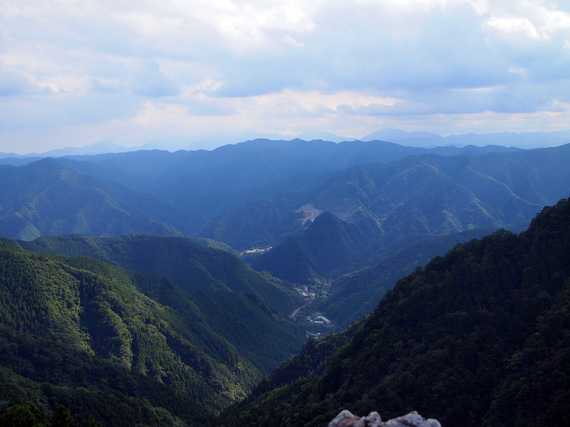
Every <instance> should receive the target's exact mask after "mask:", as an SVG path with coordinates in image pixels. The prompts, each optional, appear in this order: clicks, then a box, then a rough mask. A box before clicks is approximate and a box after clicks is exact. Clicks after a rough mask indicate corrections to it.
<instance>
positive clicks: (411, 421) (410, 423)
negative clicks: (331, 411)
mask: <svg viewBox="0 0 570 427" xmlns="http://www.w3.org/2000/svg"><path fill="white" fill-rule="evenodd" d="M329 427H441V424H440V423H439V422H438V421H437V420H434V419H432V418H430V419H427V420H426V419H425V418H424V417H422V416H421V415H420V414H418V413H417V412H416V411H413V412H410V413H409V414H407V415H404V416H403V417H398V418H393V419H391V420H389V421H387V422H385V423H383V422H382V419H381V418H380V414H378V412H370V414H368V416H366V417H364V418H360V417H359V416H358V415H354V414H353V413H352V412H350V411H349V410H348V409H345V410H343V411H341V412H340V413H339V414H338V415H337V416H336V417H335V418H334V420H332V421H331V422H330V423H329Z"/></svg>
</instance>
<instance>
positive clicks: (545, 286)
mask: <svg viewBox="0 0 570 427" xmlns="http://www.w3.org/2000/svg"><path fill="white" fill-rule="evenodd" d="M569 277H570V200H568V199H565V200H562V201H560V202H559V203H558V204H557V205H556V206H555V207H548V208H544V209H543V210H542V212H541V213H540V214H539V215H538V216H537V217H536V218H535V219H534V220H533V221H532V223H531V225H530V227H529V229H528V230H527V231H525V232H523V233H521V234H520V235H515V234H512V233H510V232H506V231H499V232H496V233H494V234H492V235H490V236H487V237H485V238H483V239H480V240H473V241H470V242H469V243H466V244H464V245H458V246H456V247H455V248H454V249H453V250H452V251H450V252H449V253H448V254H447V255H445V256H444V257H436V258H435V259H434V260H433V261H431V262H430V263H429V264H428V265H427V266H426V267H425V268H418V269H417V270H416V272H415V273H413V274H411V275H409V276H407V277H405V278H404V279H402V280H400V281H399V282H398V284H397V286H396V287H395V288H394V290H393V291H391V292H389V293H388V294H387V295H386V296H385V297H384V299H383V300H382V301H381V302H380V304H379V305H378V307H377V309H376V310H375V311H374V313H373V314H371V315H370V316H369V317H368V318H367V319H366V321H365V322H364V323H363V324H362V325H361V326H359V327H358V330H357V331H356V333H355V334H354V336H353V337H352V339H351V340H350V342H349V343H348V344H347V345H346V346H344V347H342V348H341V349H340V350H339V351H338V352H337V353H336V354H335V355H334V357H333V358H332V360H331V362H330V363H329V364H328V367H327V368H326V369H325V370H324V373H323V374H322V375H309V376H305V377H300V376H297V375H296V374H295V372H296V371H299V367H296V368H295V370H293V371H291V375H290V376H289V378H288V381H289V384H288V385H285V386H281V387H277V388H274V389H273V390H271V391H269V392H265V393H261V394H258V393H254V395H253V397H252V398H251V399H250V400H248V401H246V402H244V403H242V404H240V405H239V406H237V407H236V408H232V410H230V411H228V412H227V414H226V418H225V419H226V421H227V423H228V425H246V424H248V423H251V424H255V425H261V424H263V423H265V422H267V421H268V420H269V419H268V418H266V416H268V414H270V415H269V416H270V417H271V421H272V422H273V423H276V424H288V423H289V424H295V425H324V424H326V423H327V422H328V421H330V420H331V419H332V418H333V417H334V416H335V415H336V414H337V413H338V412H340V410H342V409H344V408H350V410H351V411H353V412H355V413H368V412H369V411H371V410H379V411H381V412H382V415H383V417H386V418H390V417H392V416H396V415H397V414H399V413H406V412H407V411H411V410H417V411H418V412H420V413H421V414H422V415H424V416H426V417H433V418H436V419H438V420H439V421H441V422H442V424H443V425H447V426H467V425H473V426H475V425H496V426H501V425H505V426H506V425H566V424H567V423H568V421H569V417H568V414H569V413H570V411H569V410H570V406H569V405H570V403H569V402H570V389H569V388H568V384H569V382H570V363H569V361H570V336H569V335H568V330H569V329H570V315H569V313H570V279H569ZM311 351H312V350H311V347H306V348H305V350H304V352H303V353H305V352H308V354H300V355H299V356H297V359H299V360H303V359H304V360H313V357H312V355H311ZM311 363H313V362H311ZM292 366H296V365H295V364H294V363H293V365H292ZM301 372H306V371H303V370H302V369H301ZM280 376H281V378H283V377H286V376H287V375H286V373H284V372H282V371H281V372H280ZM268 382H269V384H271V383H272V381H271V379H269V381H268ZM281 383H282V382H281ZM266 384H267V382H266ZM265 388H266V389H267V386H266V387H265ZM269 409H271V410H269Z"/></svg>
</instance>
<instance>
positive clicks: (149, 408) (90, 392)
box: [0, 243, 300, 425]
mask: <svg viewBox="0 0 570 427" xmlns="http://www.w3.org/2000/svg"><path fill="white" fill-rule="evenodd" d="M212 294H215V293H212ZM197 295H199V296H198V297H197V298H194V297H193V296H192V294H190V293H188V292H187V291H184V290H183V289H181V288H179V287H178V286H175V285H173V284H172V283H171V282H169V281H168V280H165V279H163V278H160V277H158V276H154V275H149V274H142V273H134V272H131V271H127V270H124V269H122V268H119V267H115V266H111V265H109V264H105V263H103V262H101V261H97V260H94V259H92V258H85V257H61V256H52V255H42V254H34V253H30V252H27V251H24V250H21V249H17V248H15V247H14V246H12V245H8V244H6V243H0V327H1V334H0V346H1V347H2V348H3V351H2V352H0V353H1V354H0V362H1V363H0V368H1V369H0V370H1V372H0V374H1V375H2V377H3V381H2V383H3V386H2V387H0V404H1V405H3V406H2V407H5V405H7V404H9V403H21V402H23V401H25V400H30V401H32V402H34V404H36V406H38V407H40V408H41V409H42V410H43V411H44V413H45V414H49V412H50V411H51V410H53V409H54V408H55V407H57V406H59V405H64V406H66V407H69V408H70V410H71V411H72V413H73V414H75V415H76V416H77V417H80V418H82V419H87V418H88V417H89V416H90V415H92V416H94V418H95V419H100V420H103V421H106V422H109V423H110V424H109V425H120V423H118V422H117V419H116V418H113V412H114V411H117V410H118V409H117V407H118V406H125V411H124V417H126V418H125V419H128V417H131V418H132V419H133V420H137V419H139V420H141V422H149V423H150V424H151V425H152V424H154V425H159V424H162V422H151V420H153V419H155V420H160V419H161V417H162V418H164V420H165V423H166V424H168V423H174V422H175V421H176V419H179V420H180V419H185V420H186V422H188V421H189V420H195V422H196V423H197V424H201V423H202V422H206V421H205V420H206V411H205V409H206V410H211V411H219V410H220V409H222V408H223V407H225V406H227V405H228V404H229V403H231V402H232V401H235V400H236V399H239V398H243V397H245V396H246V394H247V393H248V392H249V390H250V388H251V387H252V386H253V384H254V383H255V382H256V380H258V379H259V378H260V376H261V373H260V370H259V368H257V367H256V366H255V365H254V363H253V362H252V361H251V359H249V357H250V356H252V355H251V354H249V353H248V349H249V348H250V347H249V346H250V345H251V344H250V343H247V344H244V342H243V336H245V337H246V338H247V336H249V335H253V334H255V333H256V332H257V339H256V341H255V342H254V343H255V344H256V345H258V346H260V347H267V348H269V350H267V351H266V352H263V351H261V352H260V353H261V354H262V357H261V358H260V357H259V356H258V359H257V360H256V362H257V364H259V365H261V367H262V368H264V369H265V370H267V369H268V367H270V366H269V365H270V364H271V362H272V361H271V359H270V357H271V356H272V357H275V358H277V357H278V355H280V354H281V355H282V354H284V352H285V355H287V354H291V353H287V351H290V352H291V351H292V350H293V349H294V348H295V345H298V344H296V343H298V342H299V341H300V336H298V335H297V336H298V338H295V334H296V333H297V332H296V330H294V328H293V327H292V326H290V325H287V324H285V322H284V321H283V324H282V327H283V329H284V330H286V331H287V330H288V332H287V333H288V334H290V335H289V339H291V341H290V342H288V343H284V342H280V341H279V340H280V339H283V337H284V336H286V334H287V333H285V334H283V335H282V336H281V337H279V336H278V337H277V338H276V337H274V336H272V335H271V334H270V333H265V330H264V326H263V325H259V324H253V325H252V324H251V323H250V322H248V321H247V319H246V320H245V321H244V322H237V319H236V318H237V317H238V316H242V315H243V314H244V313H249V314H250V316H251V318H253V319H256V320H260V319H263V317H262V315H261V314H260V312H263V314H264V315H265V317H266V318H272V317H278V316H276V312H275V311H274V310H273V309H272V308H271V306H270V305H268V303H267V302H264V301H263V300H262V299H261V297H260V296H257V295H254V294H251V293H242V294H239V296H238V297H236V298H235V299H236V300H237V301H239V302H241V304H242V305H243V310H241V311H237V309H236V308H235V307H234V306H232V304H229V303H228V302H229V300H230V299H229V298H224V297H221V298H220V301H221V302H218V304H217V305H216V304H214V303H213V301H214V300H215V299H216V298H215V297H214V296H212V295H209V294H208V293H206V292H201V293H198V294H197ZM205 302H209V303H210V305H209V306H208V305H206V304H205ZM224 304H227V307H226V306H225V305H224ZM204 307H208V308H209V309H210V311H209V312H206V311H203V310H204ZM236 311H237V312H236ZM221 312H224V313H221ZM232 316H233V319H232ZM211 319H215V321H216V322H218V324H215V323H214V322H213V321H211ZM228 319H231V320H233V321H234V322H235V325H232V324H231V323H227V324H225V326H224V327H225V328H227V329H229V330H232V331H231V332H230V333H229V335H232V334H233V336H234V337H235V336H238V335H239V334H240V333H241V334H243V336H242V340H241V341H236V342H235V344H234V343H231V342H229V341H228V340H227V339H226V338H224V336H223V334H220V333H218V332H216V331H215V329H217V330H218V331H220V330H221V329H222V326H223V325H224V322H226V321H227V320H228ZM271 327H272V325H269V328H268V330H269V331H270V332H272V329H271ZM254 328H256V330H254ZM299 335H300V334H299ZM276 340H277V341H276ZM295 340H297V341H295ZM276 342H278V343H279V345H281V348H279V349H278V350H277V351H276V350H275V349H272V346H274V345H275V343H276ZM240 347H241V349H240ZM244 353H248V354H245V355H244ZM250 353H251V351H250ZM281 357H283V356H281ZM252 359H253V357H252ZM278 361H279V360H275V361H273V364H275V363H276V362H278ZM70 364H71V365H73V366H69V365H70ZM1 409H2V408H0V411H1ZM121 416H123V414H121ZM166 421H168V422H166Z"/></svg>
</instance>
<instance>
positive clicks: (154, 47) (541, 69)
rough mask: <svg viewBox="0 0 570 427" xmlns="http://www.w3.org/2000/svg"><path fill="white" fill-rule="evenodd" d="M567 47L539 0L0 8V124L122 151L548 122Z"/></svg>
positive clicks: (559, 99)
mask: <svg viewBox="0 0 570 427" xmlns="http://www.w3.org/2000/svg"><path fill="white" fill-rule="evenodd" d="M569 40H570V6H569V5H568V4H566V3H563V2H554V1H550V0H504V1H500V2H493V1H490V0H393V1H382V2H379V1H374V0H338V1H334V2H330V1H325V0H313V1H311V2H306V1H301V0H280V1H274V0H271V1H268V0H239V1H238V0H195V1H193V2H183V1H180V0H163V1H161V2H156V1H153V0H139V1H137V2H136V3H135V2H132V1H130V0H114V1H111V0H84V1H82V2H77V1H75V0H58V1H57V2H47V3H46V2H44V1H40V0H17V1H16V0H5V1H3V2H2V4H1V5H0V96H1V99H2V102H3V104H2V105H1V106H0V110H1V112H2V114H4V116H3V117H2V118H1V119H0V120H1V121H2V122H3V123H5V124H10V129H12V130H11V132H12V133H11V134H10V135H12V136H14V135H16V134H15V133H14V132H17V131H19V132H21V133H22V135H24V134H26V135H35V134H34V132H33V129H36V128H37V127H38V126H41V127H42V129H43V132H44V134H45V133H46V129H47V128H50V129H53V134H54V135H56V134H57V131H56V129H59V130H60V131H61V132H67V133H62V135H82V134H81V132H80V130H81V129H84V133H83V135H92V137H91V138H97V137H100V136H101V135H105V138H106V139H112V136H113V135H112V132H116V134H117V135H120V136H118V138H121V139H127V140H129V141H131V140H134V139H136V138H146V136H145V134H144V132H143V130H146V131H148V130H149V129H151V130H152V132H151V134H152V135H155V134H154V132H156V135H159V134H160V132H163V133H168V132H178V133H179V134H184V133H186V134H188V133H191V132H193V129H200V132H208V129H210V131H212V132H216V131H217V130H218V129H220V127H222V126H224V127H227V129H228V130H234V131H236V132H238V131H240V132H241V131H244V130H247V129H253V130H259V131H262V130H263V131H265V132H273V131H275V132H289V133H291V132H292V133H301V132H303V131H314V132H317V131H335V130H337V131H339V132H342V133H343V134H345V135H349V136H350V133H349V132H354V133H355V135H353V136H355V137H358V136H362V135H364V134H366V133H371V132H373V131H375V130H377V129H378V128H380V127H383V126H387V125H389V126H390V127H398V126H403V127H406V128H409V127H410V126H424V127H425V128H426V129H427V130H430V131H439V132H442V133H450V132H452V131H453V130H456V129H460V128H461V129H463V128H465V127H466V126H475V124H477V125H478V126H481V129H483V130H484V127H485V126H484V124H485V123H489V126H490V127H495V126H498V124H499V123H500V124H502V125H504V126H506V127H509V128H508V129H505V130H516V129H517V128H521V129H522V128H525V129H526V128H527V127H528V126H529V125H530V124H532V125H533V126H539V123H540V121H539V120H538V119H536V118H541V119H543V120H544V123H545V124H544V126H546V125H547V124H549V125H551V126H562V125H561V123H563V121H562V120H561V117H565V115H567V114H568V110H567V108H566V105H567V104H568V103H570V89H569V88H570V84H569V81H568V73H567V70H568V69H570V50H569V49H568V46H569V44H570V41H569ZM493 114H496V115H497V116H496V117H498V119H497V120H494V116H493ZM548 114H552V115H550V116H549V115H548ZM153 115H154V117H153ZM412 120H415V122H416V123H415V124H414V123H413V122H412ZM509 120H511V121H510V122H509ZM445 123H447V124H445ZM64 129H66V131H64ZM70 129H73V131H71V130H70ZM75 130H77V132H75ZM356 133H360V135H358V134H356ZM3 135H4V134H2V130H1V129H0V138H2V137H3ZM14 137H15V136H14ZM22 138H23V137H22ZM81 138H82V139H81V140H82V141H84V138H85V137H81ZM30 139H33V136H30ZM62 139H64V138H63V137H62ZM2 140H6V139H4V138H2ZM18 140H20V139H18ZM54 140H55V136H54ZM32 143H33V141H31V140H30V144H32ZM0 148H1V150H0V151H3V149H4V148H3V147H0Z"/></svg>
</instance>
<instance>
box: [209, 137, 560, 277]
mask: <svg viewBox="0 0 570 427" xmlns="http://www.w3.org/2000/svg"><path fill="white" fill-rule="evenodd" d="M569 159H570V145H567V146H562V147H558V148H552V149H537V150H531V151H520V152H515V153H492V154H488V155H484V156H476V157H471V156H469V157H466V156H460V157H442V156H434V155H424V156H412V157H408V158H405V159H402V160H399V161H396V162H392V163H390V164H387V165H360V166H356V167H353V168H349V169H346V170H344V171H342V172H340V173H338V174H336V175H335V176H334V177H333V178H331V179H330V180H328V181H327V182H325V183H324V184H322V185H320V186H319V187H317V188H315V189H314V190H312V191H311V192H309V193H308V194H307V195H306V196H304V197H303V198H302V199H300V200H299V201H297V204H296V205H293V206H292V207H290V211H293V209H295V208H297V207H298V206H299V205H305V206H311V207H312V208H314V209H317V210H319V211H323V212H330V213H332V214H334V216H336V217H337V218H340V219H342V220H343V221H340V220H337V221H331V220H330V218H331V216H330V214H328V215H327V216H326V217H325V218H327V221H319V218H320V217H318V218H317V220H315V222H314V223H313V224H312V225H311V226H309V227H308V228H307V229H306V231H303V232H302V233H301V234H299V235H297V236H294V237H291V238H289V239H288V240H286V241H285V242H283V243H281V244H279V245H277V246H275V247H274V248H273V249H272V250H271V251H269V252H267V253H265V254H263V255H261V256H260V257H259V258H257V259H255V260H252V261H251V262H252V265H254V266H255V268H258V269H261V270H267V271H270V272H271V273H272V274H273V275H275V276H277V277H282V278H285V279H286V280H290V281H294V282H298V283H302V284H308V283H310V282H311V280H312V279H314V278H321V279H322V278H325V279H327V280H330V279H332V278H335V277H338V275H339V274H342V273H348V272H350V271H353V270H356V269H360V268H363V267H367V266H372V265H374V264H376V263H378V262H380V261H382V260H384V259H386V258H388V257H390V256H392V255H393V254H395V253H397V252H399V251H401V250H403V249H405V248H406V247H408V246H409V245H411V244H413V243H414V242H418V241H423V240H428V239H431V238H433V237H434V236H443V235H449V234H456V233H462V232H466V231H470V230H471V231H472V230H478V229H485V230H488V229H498V228H508V229H511V230H522V229H523V228H524V227H526V226H527V224H528V223H529V222H530V220H531V219H532V218H533V216H534V215H535V214H536V213H537V212H538V211H539V210H540V209H541V208H542V206H544V205H546V204H548V203H552V200H558V199H559V198H560V197H561V196H565V195H568V194H570V169H568V168H567V167H565V164H566V162H567V161H568V160H569ZM252 215H253V213H252ZM323 215H324V214H323ZM323 215H321V216H323ZM250 223H255V217H253V218H250ZM297 223H299V218H298V217H297ZM235 227H236V228H237V229H239V225H237V224H235ZM351 236H352V237H351ZM216 237H217V238H219V239H222V238H223V236H221V235H217V236H216ZM424 259H425V258H424ZM426 261H427V260H426Z"/></svg>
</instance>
